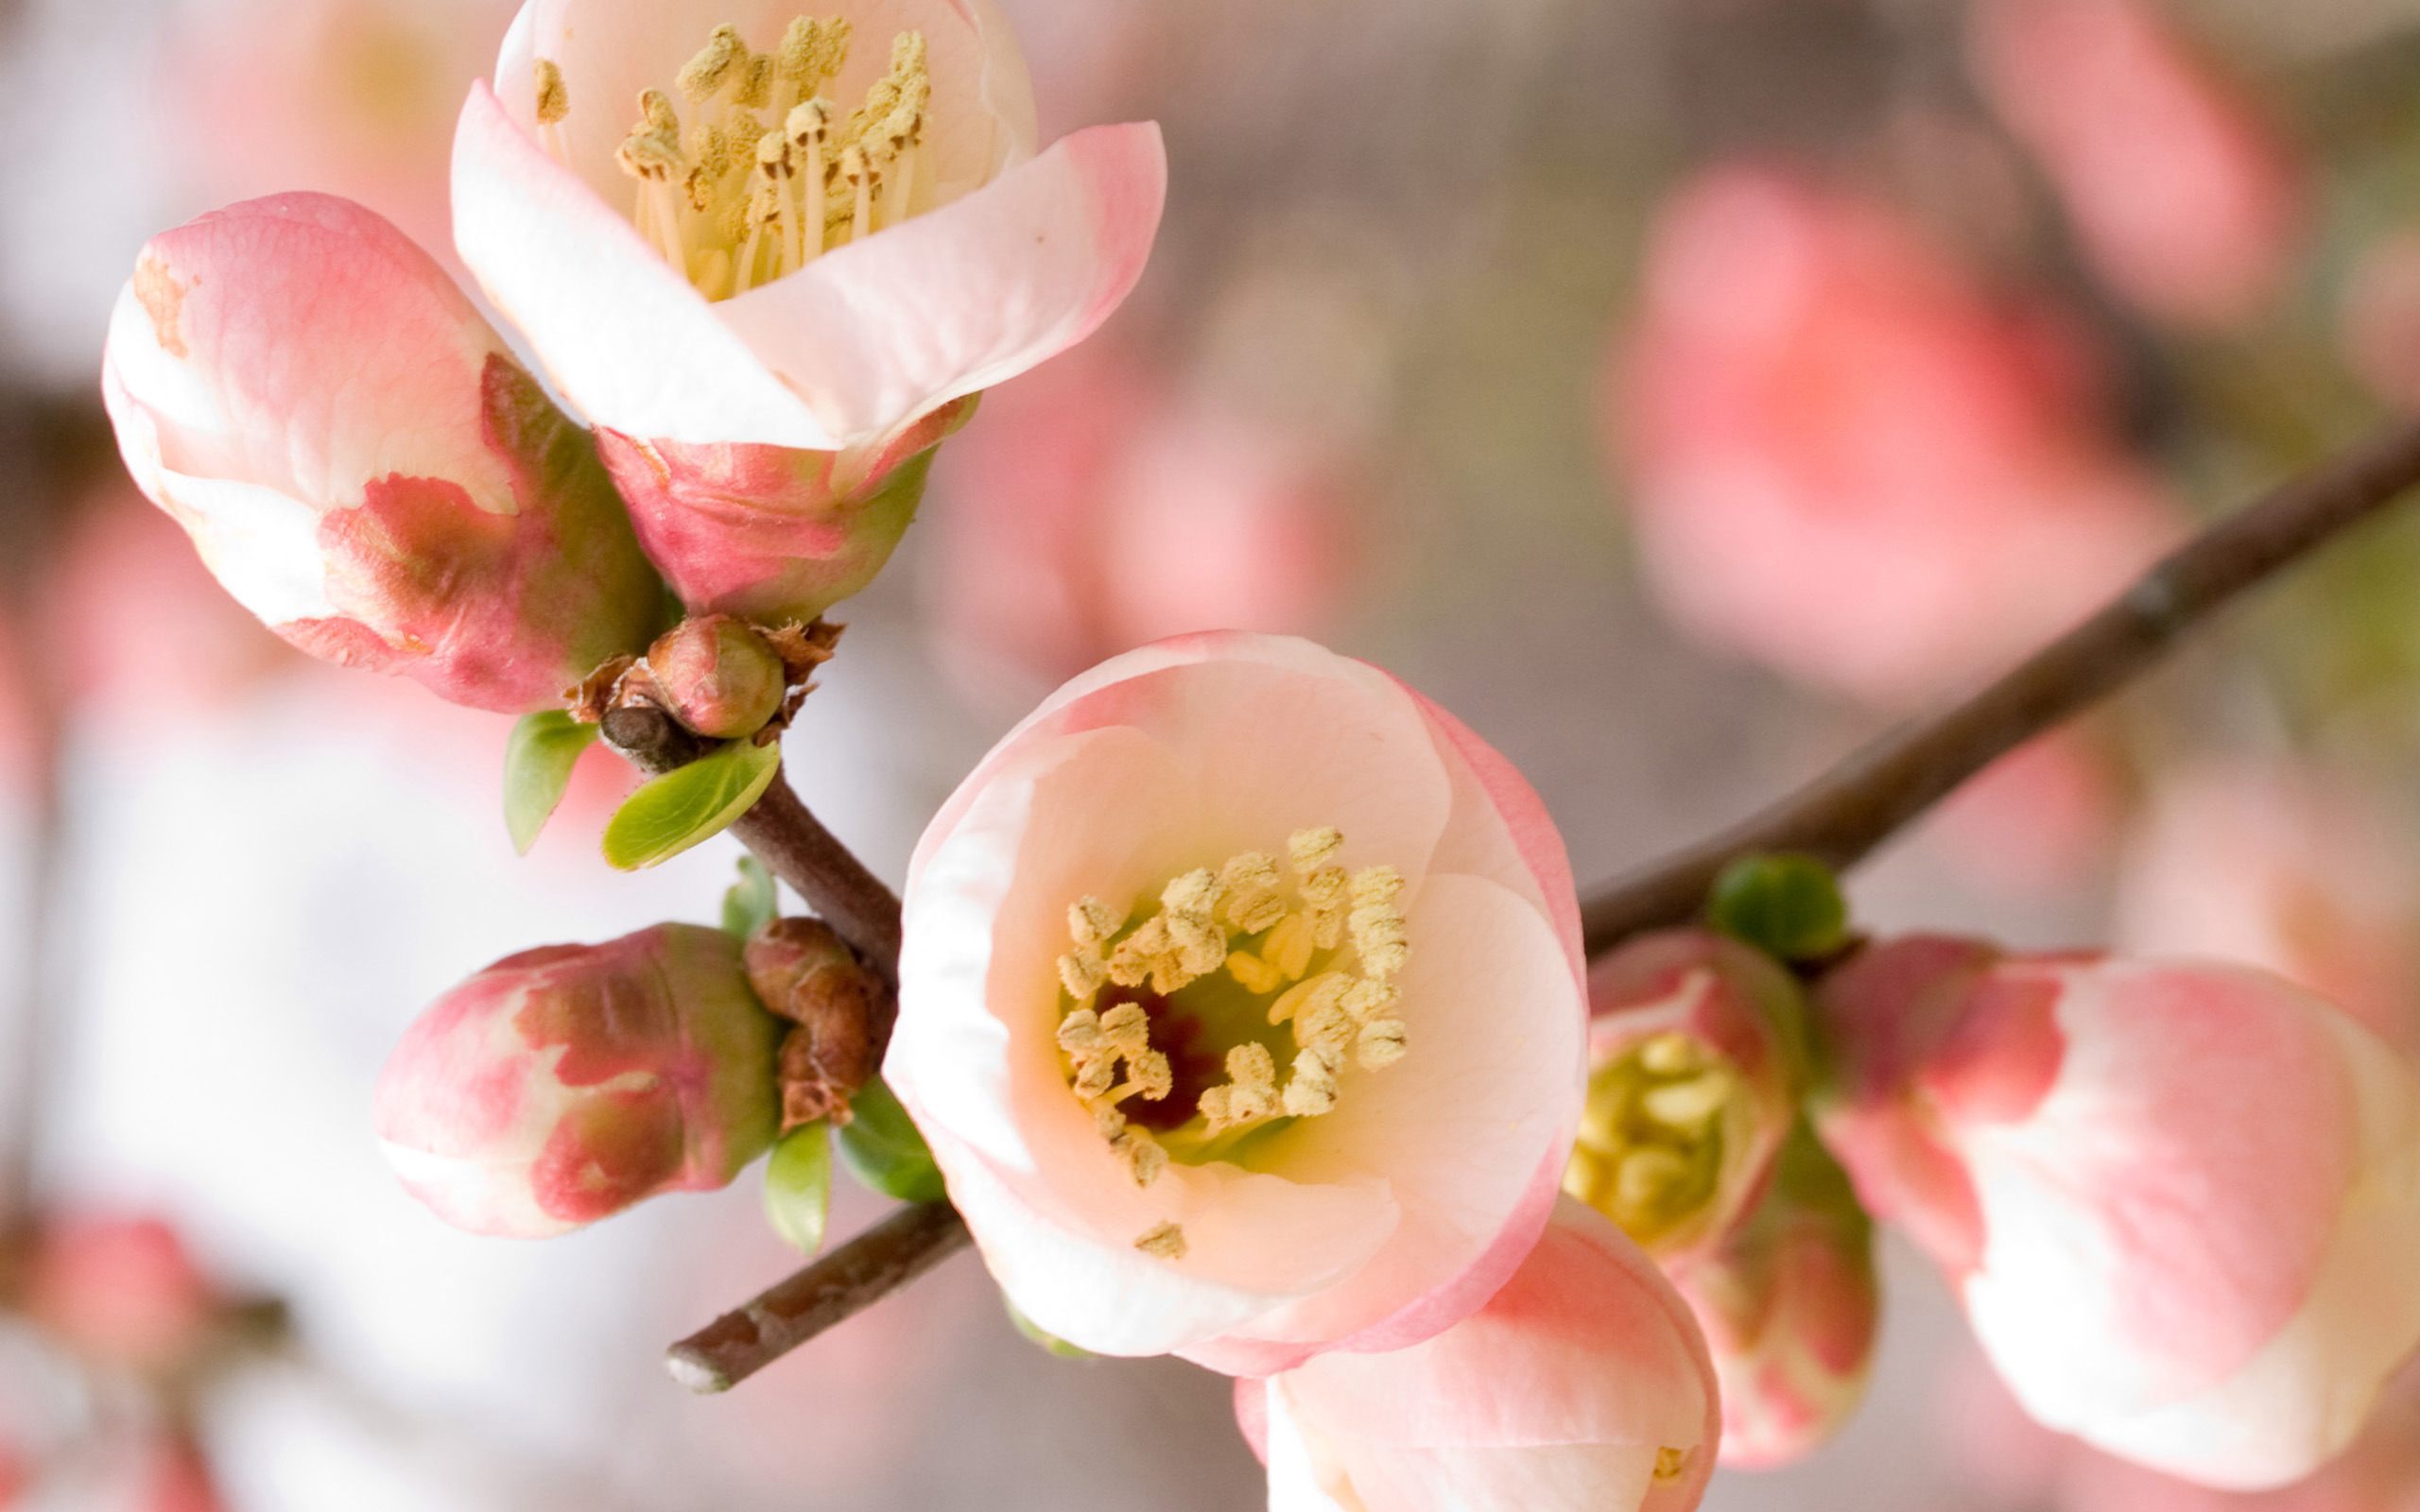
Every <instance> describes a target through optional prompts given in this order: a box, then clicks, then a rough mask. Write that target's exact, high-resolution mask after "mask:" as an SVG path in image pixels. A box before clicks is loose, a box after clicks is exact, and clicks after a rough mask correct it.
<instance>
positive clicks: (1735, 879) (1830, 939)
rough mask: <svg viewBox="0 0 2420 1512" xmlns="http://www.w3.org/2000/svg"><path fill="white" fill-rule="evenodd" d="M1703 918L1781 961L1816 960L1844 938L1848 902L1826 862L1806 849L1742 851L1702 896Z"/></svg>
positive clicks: (1837, 945)
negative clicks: (1798, 852) (1784, 852)
mask: <svg viewBox="0 0 2420 1512" xmlns="http://www.w3.org/2000/svg"><path fill="white" fill-rule="evenodd" d="M1705 913H1706V921H1707V922H1708V923H1710V924H1712V925H1713V926H1714V927H1715V928H1716V929H1718V930H1720V931H1721V932H1722V933H1723V934H1725V935H1729V936H1732V937H1733V938H1735V939H1738V940H1744V941H1745V942H1747V943H1748V944H1750V945H1754V946H1755V947H1756V949H1758V950H1760V951H1763V952H1764V953H1765V954H1768V955H1772V956H1774V957H1776V958H1778V959H1780V960H1784V961H1816V960H1822V959H1824V957H1825V956H1828V955H1831V954H1835V953H1836V952H1838V951H1839V950H1840V948H1841V946H1842V945H1843V944H1845V943H1847V941H1848V921H1849V911H1848V903H1847V902H1845V901H1844V900H1843V899H1842V898H1841V885H1840V882H1839V880H1838V879H1837V878H1835V877H1834V876H1833V875H1832V868H1829V867H1827V866H1825V865H1824V863H1822V862H1821V861H1818V860H1816V859H1815V858H1814V857H1813V856H1806V855H1772V856H1742V857H1740V858H1739V859H1738V860H1737V861H1734V862H1733V863H1731V865H1730V866H1728V867H1726V868H1723V872H1722V875H1721V876H1720V878H1718V879H1716V881H1715V884H1714V891H1713V892H1712V893H1711V894H1710V895H1709V896H1708V897H1707V899H1706V905H1705Z"/></svg>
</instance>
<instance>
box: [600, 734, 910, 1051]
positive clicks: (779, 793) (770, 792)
mask: <svg viewBox="0 0 2420 1512" xmlns="http://www.w3.org/2000/svg"><path fill="white" fill-rule="evenodd" d="M604 731H605V739H606V742H607V743H608V744H609V745H611V746H612V747H614V749H615V750H618V751H620V752H621V753H622V754H623V755H624V756H625V757H627V758H629V759H630V761H631V764H632V765H636V766H637V767H638V768H639V769H640V770H642V771H645V772H648V773H650V774H656V775H660V774H662V773H665V772H668V771H671V770H672V769H673V768H675V767H678V766H685V765H688V764H689V763H691V762H693V761H696V760H697V759H698V757H699V755H700V752H701V749H702V747H700V744H699V741H698V737H697V736H695V735H692V734H691V733H689V731H687V730H683V729H682V728H681V726H680V724H679V723H678V722H677V721H675V720H674V719H673V717H672V716H671V715H670V714H668V713H665V712H664V711H663V710H661V709H657V708H654V707H652V706H649V705H645V704H637V705H632V706H631V707H629V708H626V709H616V710H614V711H613V712H612V713H608V714H607V715H606V716H605V720H604ZM731 833H733V834H735V835H736V836H738V837H739V840H740V843H741V844H743V845H745V846H747V847H748V849H749V850H751V851H754V852H755V853H756V859H758V860H759V861H762V862H764V863H765V866H766V867H767V868H768V869H769V870H770V871H771V872H772V873H773V875H774V876H776V877H779V878H781V879H782V881H784V882H786V883H788V884H789V885H790V887H791V890H793V891H795V892H796V893H797V894H798V895H799V896H800V897H801V898H804V899H805V900H806V905H807V906H808V907H809V908H812V909H814V910H815V912H816V913H817V914H818V915H819V916H821V919H823V921H824V922H825V923H827V924H830V925H831V926H832V928H833V931H834V932H835V933H837V934H838V936H840V937H841V938H842V939H845V940H847V941H848V942H849V943H850V945H851V946H853V947H855V948H856V951H857V952H858V954H862V955H863V956H865V958H866V959H867V960H869V961H871V962H872V963H873V965H874V967H875V969H876V970H878V971H881V973H882V975H883V980H884V981H885V982H886V983H887V984H889V985H890V986H892V987H896V986H897V985H898V982H899V899H898V897H897V895H895V894H893V893H892V892H891V890H890V888H889V887H887V886H885V885H883V882H882V879H881V878H879V877H877V876H875V875H874V874H873V872H871V871H868V870H867V869H866V867H865V863H863V862H861V861H859V860H858V859H857V858H856V856H855V855H853V854H851V853H850V851H849V848H848V847H846V846H844V845H842V844H841V843H840V842H839V841H838V840H837V839H835V838H834V837H833V834H832V832H831V831H829V830H827V829H825V828H824V827H823V824H822V821H821V820H820V819H818V818H817V817H816V816H814V815H813V814H811V813H809V812H808V811H807V807H806V805H805V804H804V803H803V802H801V801H799V796H798V794H797V792H796V791H794V790H793V789H792V788H791V787H790V783H789V776H788V774H787V772H782V773H778V774H776V775H775V776H774V778H773V785H772V786H770V787H769V788H767V789H766V790H765V796H764V797H763V798H761V799H757V800H756V806H755V807H754V808H752V809H750V810H749V811H748V812H747V813H746V814H745V815H743V816H741V817H740V819H739V822H738V823H736V824H735V825H733V826H732V827H731ZM880 1053H881V1047H880V1046H876V1047H875V1054H876V1055H877V1056H879V1055H880Z"/></svg>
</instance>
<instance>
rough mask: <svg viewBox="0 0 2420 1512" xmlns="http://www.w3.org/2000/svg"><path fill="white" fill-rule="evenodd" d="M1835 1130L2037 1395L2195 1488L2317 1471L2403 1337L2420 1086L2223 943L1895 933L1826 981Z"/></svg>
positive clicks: (2376, 1047)
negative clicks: (2039, 951) (2036, 948)
mask: <svg viewBox="0 0 2420 1512" xmlns="http://www.w3.org/2000/svg"><path fill="white" fill-rule="evenodd" d="M1818 1008H1819V1011H1820V1013H1821V1015H1822V1017H1823V1020H1824V1027H1825V1029H1826V1031H1827V1035H1828V1040H1829V1042H1830V1043H1831V1044H1832V1045H1833V1047H1834V1048H1835V1051H1836V1053H1837V1056H1838V1060H1839V1074H1840V1086H1839V1089H1838V1091H1839V1100H1838V1102H1837V1104H1836V1105H1835V1106H1832V1107H1830V1108H1827V1109H1826V1110H1825V1111H1824V1137H1825V1139H1826V1141H1827V1142H1828V1143H1830V1144H1831V1146H1832V1148H1833V1149H1834V1150H1835V1151H1836V1152H1837V1153H1838V1154H1839V1155H1840V1156H1841V1160H1842V1161H1843V1162H1844V1163H1845V1164H1846V1165H1847V1167H1848V1169H1849V1172H1850V1174H1851V1175H1852V1176H1853V1177H1855V1179H1856V1182H1857V1187H1858V1194H1859V1195H1860V1196H1862V1197H1863V1198H1864V1199H1865V1201H1866V1204H1867V1206H1868V1207H1870V1208H1871V1209H1872V1210H1873V1211H1875V1212H1876V1214H1877V1215H1879V1216H1881V1217H1884V1218H1887V1219H1890V1220H1893V1221H1895V1222H1897V1223H1900V1224H1902V1225H1903V1226H1905V1227H1906V1228H1907V1229H1908V1230H1909V1231H1910V1233H1911V1234H1912V1235H1913V1236H1914V1237H1915V1238H1916V1239H1917V1241H1918V1242H1919V1243H1921V1244H1922V1245H1923V1246H1925V1247H1926V1248H1927V1250H1929V1251H1930V1252H1931V1253H1932V1255H1933V1257H1934V1259H1935V1260H1937V1261H1938V1262H1940V1263H1941V1264H1942V1266H1943V1268H1944V1269H1945V1271H1947V1273H1948V1274H1949V1276H1950V1278H1951V1279H1952V1280H1953V1281H1954V1282H1955V1283H1956V1285H1957V1286H1958V1288H1959V1290H1960V1292H1961V1294H1962V1297H1963V1300H1964V1302H1965V1306H1966V1311H1967V1315H1968V1317H1969V1318H1970V1319H1971V1320H1972V1322H1973V1324H1974V1326H1975V1331H1976V1333H1977V1335H1978V1336H1979V1338H1980V1340H1981V1341H1982V1344H1983V1347H1984V1349H1986V1350H1987V1351H1988V1352H1989V1353H1990V1355H1991V1356H1992V1359H1993V1362H1994V1364H1996V1365H1997V1366H1998V1368H1999V1370H2000V1373H2001V1374H2002V1376H2003V1377H2004V1378H2006V1380H2007V1381H2008V1383H2009V1384H2010V1386H2011V1387H2012V1388H2013V1389H2014V1391H2015V1393H2016V1395H2017V1398H2018V1400H2020V1401H2022V1402H2023V1403H2024V1404H2025V1407H2026V1409H2027V1411H2029V1412H2030V1413H2031V1414H2032V1415H2033V1416H2034V1417H2036V1418H2038V1419H2040V1420H2041V1421H2042V1422H2044V1423H2046V1424H2048V1425H2049V1426H2051V1427H2054V1428H2059V1429H2063V1430H2065V1431H2067V1432H2070V1433H2074V1434H2076V1435H2079V1436H2081V1437H2083V1438H2084V1439H2086V1440H2087V1441H2089V1442H2091V1443H2094V1444H2097V1445H2099V1446H2100V1447H2101V1448H2103V1449H2106V1450H2108V1451H2110V1452H2113V1453H2118V1454H2121V1455H2123V1456H2125V1457H2127V1458H2129V1459H2132V1460H2135V1461H2136V1462H2138V1463H2140V1464H2144V1465H2147V1466H2151V1467H2152V1468H2155V1469H2164V1470H2167V1471H2169V1472H2170V1473H2173V1474H2177V1475H2181V1476H2186V1477H2189V1478H2191V1479H2193V1480H2196V1481H2199V1482H2202V1483H2204V1484H2207V1485H2212V1486H2235V1487H2247V1488H2249V1487H2258V1486H2273V1485H2278V1484H2282V1483H2284V1482H2286V1481H2290V1480H2292V1479H2295V1478H2296V1477H2299V1476H2302V1475H2305V1474H2308V1472H2309V1471H2310V1470H2311V1469H2314V1468H2316V1467H2317V1466H2318V1465H2319V1464H2321V1463H2322V1462H2323V1461H2325V1460H2326V1459H2327V1458H2328V1457H2329V1456H2330V1455H2332V1454H2334V1453H2335V1452H2337V1451H2339V1450H2341V1449H2342V1448H2343V1446H2344V1445H2345V1444H2346V1443H2347V1442H2349V1441H2350V1440H2351V1438H2352V1436H2353V1435H2354V1433H2355V1432H2356V1431H2357V1430H2358V1429H2359V1427H2360V1425H2361V1422H2362V1420H2363V1419H2364V1417H2367V1415H2368V1413H2369V1410H2370V1406H2371V1403H2372V1402H2373V1400H2375V1399H2376V1396H2377V1389H2378V1386H2379V1383H2381V1382H2382V1381H2383V1380H2384V1379H2385V1378H2386V1377H2387V1375H2388V1374H2389V1373H2390V1372H2391V1371H2392V1370H2393V1369H2394V1367H2395V1366H2397V1365H2398V1364H2399V1363H2400V1362H2401V1361H2402V1360H2403V1358H2404V1357H2405V1356H2406V1355H2407V1354H2408V1353H2410V1352H2411V1348H2412V1346H2413V1343H2414V1342H2415V1340H2420V1293H2415V1292H2414V1291H2413V1290H2412V1289H2411V1287H2409V1286H2406V1285H2404V1284H2403V1280H2404V1279H2405V1278H2407V1277H2409V1276H2410V1275H2411V1273H2412V1270H2413V1267H2414V1265H2415V1263H2420V1087H2415V1085H2414V1081H2413V1077H2412V1074H2411V1069H2410V1068H2409V1067H2408V1066H2407V1065H2406V1064H2405V1062H2404V1061H2403V1060H2402V1059H2401V1058H2400V1057H2397V1056H2396V1055H2395V1054H2394V1052H2393V1051H2391V1050H2389V1049H2388V1048H2387V1047H2386V1046H2385V1045H2384V1044H2383V1043H2381V1042H2380V1041H2379V1040H2377V1037H2376V1036H2374V1035H2373V1034H2372V1033H2371V1032H2370V1031H2369V1030H2367V1029H2365V1028H2363V1027H2362V1026H2361V1025H2360V1024H2359V1022H2356V1021H2355V1020H2353V1019H2352V1018H2351V1017H2350V1016H2348V1015H2346V1014H2344V1013H2342V1012H2341V1011H2339V1010H2338V1009H2336V1008H2334V1007H2332V1006H2330V1005H2327V1004H2326V1003H2325V1002H2323V1001H2322V1000H2320V999H2318V998H2315V997H2312V996H2310V995H2309V994H2308V993H2306V992H2304V991H2303V990H2301V989H2300V988H2294V987H2292V986H2290V985H2289V984H2287V983H2285V982H2281V981H2279V980H2277V979H2275V978H2273V977H2271V976H2268V975H2266V974H2265V973H2262V972H2258V971H2251V970H2248V969H2243V968H2237V967H2228V966H2217V965H2201V964H2169V965H2152V964H2144V963H2139V962H2133V961H2123V960H2112V959H2107V958H2102V957H2098V956H2091V955H2036V956H2021V955H2020V956H2007V955H2002V954H1999V953H1998V952H1997V951H1995V950H1993V949H1992V948H1991V947H1989V946H1986V945H1982V944H1979V943H1977V942H1972V941H1965V940H1955V939H1945V938H1938V937H1929V936H1914V937H1910V938H1908V939H1904V940H1900V941H1897V942H1895V943H1893V944H1891V945H1888V946H1883V947H1877V948H1874V949H1870V950H1868V951H1867V952H1866V953H1864V954H1861V955H1859V956H1858V957H1857V958H1856V959H1854V960H1852V961H1851V962H1850V963H1849V964H1848V965H1847V966H1845V967H1843V968H1841V970H1840V971H1837V972H1836V973H1835V974H1834V975H1833V976H1832V977H1831V978H1830V979H1828V980H1827V981H1826V982H1825V984H1824V987H1823V988H1822V989H1821V991H1820V994H1819V998H1818Z"/></svg>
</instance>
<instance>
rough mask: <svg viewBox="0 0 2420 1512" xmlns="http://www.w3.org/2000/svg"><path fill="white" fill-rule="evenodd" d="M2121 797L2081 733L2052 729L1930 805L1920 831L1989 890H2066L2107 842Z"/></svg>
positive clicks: (2025, 895)
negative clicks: (1927, 828)
mask: <svg viewBox="0 0 2420 1512" xmlns="http://www.w3.org/2000/svg"><path fill="white" fill-rule="evenodd" d="M2122 817H2123V810H2122V796H2121V794H2120V793H2119V792H2118V782H2117V779H2116V776H2115V775H2114V774H2113V773H2112V772H2111V771H2110V769H2109V765H2108V762H2107V760H2106V759H2105V758H2104V757H2103V755H2102V753H2101V751H2100V748H2099V747H2097V746H2096V745H2095V744H2094V743H2093V741H2092V740H2091V738H2090V737H2089V736H2088V735H2086V734H2083V733H2081V732H2079V731H2076V730H2053V731H2051V732H2050V733H2048V734H2046V735H2040V736H2037V737H2035V738H2034V739H2032V740H2031V741H2028V742H2027V743H2026V744H2024V745H2022V746H2019V747H2017V748H2016V749H2014V750H2013V751H2011V752H2009V753H2008V754H2007V755H2005V756H2003V757H2001V758H2000V759H1999V760H1998V761H1997V762H1994V763H1993V764H1992V765H1989V766H1987V767H1985V768H1983V770H1982V771H1981V773H1979V775H1978V776H1976V777H1975V778H1974V779H1973V780H1971V781H1970V782H1967V783H1966V785H1964V786H1963V787H1961V788H1960V789H1959V790H1958V791H1957V792H1955V793H1953V794H1951V795H1950V796H1949V798H1947V799H1945V800H1944V801H1943V803H1942V805H1941V807H1940V808H1939V809H1937V810H1935V811H1934V814H1933V816H1932V818H1931V819H1930V821H1929V826H1930V833H1931V834H1932V836H1933V838H1934V839H1935V840H1937V841H1938V842H1939V843H1940V844H1941V846H1942V849H1943V851H1945V853H1946V854H1947V856H1948V857H1949V859H1950V860H1951V862H1952V863H1953V864H1955V865H1956V866H1957V868H1959V870H1960V871H1961V872H1962V873H1964V874H1965V875H1966V876H1968V877H1970V878H1972V879H1974V880H1975V881H1976V882H1977V883H1978V884H1979V885H1981V886H1982V887H1983V888H1984V889H1986V890H1988V891H1989V892H1991V893H1993V894H1994V895H1996V896H2000V897H2010V898H2020V899H2034V898H2048V897H2055V896H2057V895H2058V894H2060V893H2063V892H2067V891H2070V890H2072V889H2074V888H2075V887H2077V886H2078V885H2080V884H2082V883H2083V881H2084V879H2085V878H2086V877H2087V876H2089V875H2090V874H2091V873H2092V872H2093V870H2094V868H2096V867H2098V866H2100V864H2102V863H2103V862H2104V861H2105V860H2106V859H2107V857H2108V855H2109V853H2110V851H2112V849H2114V847H2115V845H2116V843H2117V837H2118V824H2119V822H2120V820H2121V819H2122Z"/></svg>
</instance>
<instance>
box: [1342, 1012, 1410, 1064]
mask: <svg viewBox="0 0 2420 1512" xmlns="http://www.w3.org/2000/svg"><path fill="white" fill-rule="evenodd" d="M1409 1048H1410V1047H1409V1045H1408V1044H1407V1043H1406V1042H1405V1030H1404V1024H1403V1021H1402V1020H1401V1019H1373V1020H1372V1021H1371V1022H1368V1023H1365V1024H1363V1025H1362V1026H1361V1035H1360V1038H1359V1039H1358V1040H1356V1041H1355V1042H1354V1047H1353V1054H1354V1058H1355V1059H1357V1060H1358V1061H1360V1062H1361V1069H1362V1070H1363V1071H1384V1070H1386V1069H1387V1068H1388V1067H1389V1066H1392V1065H1393V1064H1394V1063H1395V1062H1396V1061H1398V1060H1401V1059H1402V1058H1403V1057H1404V1056H1405V1054H1406V1053H1407V1052H1408V1051H1409Z"/></svg>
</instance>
